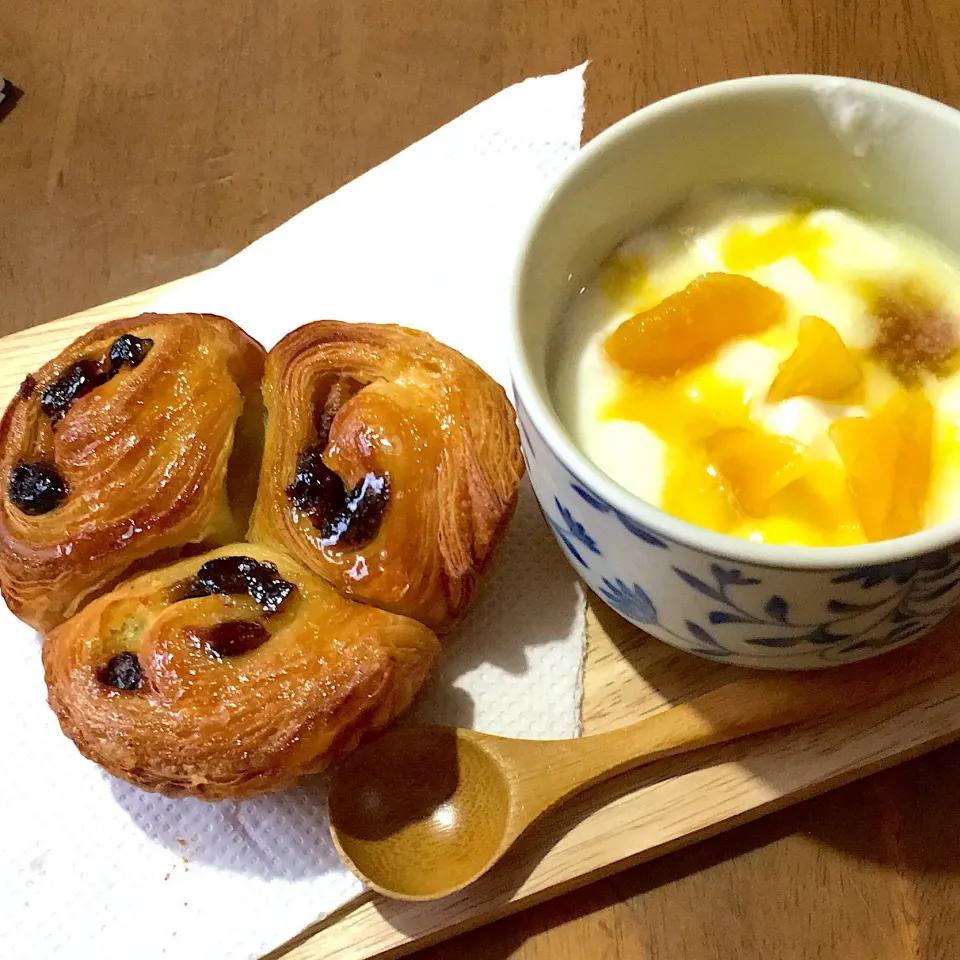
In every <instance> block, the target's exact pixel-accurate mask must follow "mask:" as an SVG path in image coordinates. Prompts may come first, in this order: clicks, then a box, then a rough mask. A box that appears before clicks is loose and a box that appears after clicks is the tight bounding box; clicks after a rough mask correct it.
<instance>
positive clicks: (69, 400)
mask: <svg viewBox="0 0 960 960" xmlns="http://www.w3.org/2000/svg"><path fill="white" fill-rule="evenodd" d="M108 379H109V377H105V376H104V375H103V374H102V373H101V372H100V369H99V367H98V366H97V364H96V363H95V362H94V361H93V360H89V359H84V360H78V361H77V362H76V363H75V364H74V365H73V366H72V367H70V369H69V370H68V371H67V372H66V373H65V374H64V375H63V376H62V377H61V378H60V379H59V380H55V381H54V382H53V383H51V384H50V386H48V387H47V388H46V390H44V391H43V395H42V396H41V398H40V409H41V410H42V411H43V412H44V413H45V414H46V415H47V416H48V417H49V418H50V421H51V422H52V423H57V422H58V421H59V420H60V419H61V418H62V417H63V415H64V414H65V413H66V412H67V411H68V410H69V409H70V407H71V406H72V405H73V402H74V401H75V400H77V399H79V398H80V397H82V396H84V395H85V394H87V393H89V392H90V391H91V390H93V389H94V388H96V387H99V386H100V385H101V384H102V383H104V382H106V380H108Z"/></svg>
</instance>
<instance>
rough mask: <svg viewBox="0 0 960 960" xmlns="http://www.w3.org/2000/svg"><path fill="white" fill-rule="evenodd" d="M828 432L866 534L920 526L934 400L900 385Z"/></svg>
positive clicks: (883, 535)
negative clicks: (875, 406)
mask: <svg viewBox="0 0 960 960" xmlns="http://www.w3.org/2000/svg"><path fill="white" fill-rule="evenodd" d="M829 434H830V439H831V440H832V441H833V443H834V446H836V448H837V452H838V453H839V454H840V457H841V459H842V460H843V463H844V466H845V467H846V468H847V479H848V482H849V484H850V489H851V491H852V492H853V498H854V501H855V503H856V506H857V513H858V515H859V519H860V524H861V526H862V527H863V532H864V534H865V535H866V537H867V539H868V540H890V539H893V538H894V537H902V536H906V535H907V534H908V533H915V532H916V531H917V530H921V529H922V528H923V525H924V511H925V508H926V503H927V497H928V495H929V492H930V471H931V460H932V449H933V405H932V404H931V403H930V401H929V399H928V398H927V397H926V395H925V394H924V393H922V392H920V391H906V390H899V391H898V392H897V393H895V394H894V395H893V396H892V397H891V398H890V399H889V400H887V402H886V403H885V404H884V405H883V406H882V407H880V409H879V410H877V411H876V413H874V414H873V415H872V416H869V417H846V418H844V419H842V420H836V421H834V423H833V424H831V426H830V430H829Z"/></svg>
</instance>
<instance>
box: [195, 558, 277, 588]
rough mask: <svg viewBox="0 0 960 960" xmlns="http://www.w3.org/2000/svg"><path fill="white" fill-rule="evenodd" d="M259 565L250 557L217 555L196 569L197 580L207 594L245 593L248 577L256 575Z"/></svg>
mask: <svg viewBox="0 0 960 960" xmlns="http://www.w3.org/2000/svg"><path fill="white" fill-rule="evenodd" d="M259 566H260V564H258V563H257V561H256V560H254V559H253V558H252V557H217V558H216V560H208V561H207V562H206V563H205V564H204V565H203V566H202V567H201V568H200V569H199V570H198V571H197V580H199V581H200V584H201V585H202V586H203V587H204V588H205V589H206V591H207V593H208V594H211V593H247V592H248V587H249V583H250V578H251V577H253V576H256V574H257V568H258V567H259ZM273 572H274V573H276V568H274V570H273Z"/></svg>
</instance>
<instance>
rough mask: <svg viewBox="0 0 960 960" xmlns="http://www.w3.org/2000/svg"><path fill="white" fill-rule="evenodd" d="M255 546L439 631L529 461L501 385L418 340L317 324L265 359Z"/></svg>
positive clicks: (426, 338) (467, 586) (461, 599)
mask: <svg viewBox="0 0 960 960" xmlns="http://www.w3.org/2000/svg"><path fill="white" fill-rule="evenodd" d="M263 393H264V403H265V405H266V408H267V430H266V446H265V451H264V458H263V466H262V469H261V474H260V488H259V492H258V494H257V502H256V505H255V507H254V512H253V520H252V522H251V527H250V539H251V540H253V541H254V542H257V543H262V544H266V545H269V546H273V547H276V548H279V549H283V550H286V551H287V552H288V553H290V554H291V555H292V556H293V557H295V558H296V559H297V560H298V561H299V562H300V563H302V564H303V565H304V566H306V567H308V568H309V569H310V570H313V571H314V572H315V573H318V574H320V575H321V576H322V577H324V578H325V579H326V580H327V581H329V582H330V583H332V584H333V585H334V586H336V587H337V588H338V589H340V590H342V591H344V592H345V593H347V594H350V595H352V596H354V597H356V598H358V599H362V600H365V601H367V602H369V603H373V604H376V605H377V606H379V607H383V608H384V609H386V610H392V611H394V612H396V613H400V614H403V615H405V616H409V617H413V618H415V619H417V620H420V621H421V622H423V623H425V624H427V625H428V626H429V627H431V628H432V629H434V630H436V631H437V632H445V631H447V630H449V629H450V627H451V626H452V625H453V624H454V623H455V622H456V621H457V620H458V619H459V618H460V617H462V616H463V614H464V612H465V611H466V608H467V605H468V603H469V602H470V598H471V596H472V595H473V592H474V590H475V587H476V585H477V582H478V579H479V578H480V576H481V574H482V573H483V570H484V568H485V567H486V565H487V563H488V561H489V560H490V557H491V554H492V553H493V551H494V549H495V547H496V546H497V544H498V542H499V541H500V539H501V537H502V535H503V532H504V530H505V528H506V525H507V523H508V522H509V520H510V517H511V515H512V513H513V509H514V506H515V504H516V498H517V488H518V485H519V483H520V479H521V477H522V476H523V459H522V457H521V454H520V442H519V436H518V431H517V426H516V419H515V414H514V410H513V407H512V406H511V405H510V402H509V401H508V400H507V397H506V394H505V393H504V391H503V389H502V388H501V387H500V386H499V384H497V383H496V382H495V381H494V380H492V379H491V378H490V377H489V376H488V375H487V374H486V373H485V372H484V371H483V370H481V369H480V367H478V366H477V365H476V364H475V363H473V362H472V361H470V360H468V359H467V358H466V357H464V356H462V355H461V354H459V353H458V352H457V351H456V350H453V349H451V348H450V347H447V346H444V345H443V344H441V343H438V342H437V341H436V340H434V338H433V337H431V336H430V335H429V334H426V333H423V332H421V331H419V330H409V329H406V328H404V327H398V326H393V325H380V324H362V323H360V324H353V323H342V322H339V321H335V320H323V321H320V322H318V323H312V324H308V325H307V326H305V327H301V328H300V329H299V330H296V331H294V332H293V333H291V334H290V335H289V336H287V337H285V338H284V339H283V340H281V341H280V343H279V344H277V346H276V347H274V349H273V350H272V351H271V352H270V355H269V356H268V358H267V368H266V374H265V376H264V383H263Z"/></svg>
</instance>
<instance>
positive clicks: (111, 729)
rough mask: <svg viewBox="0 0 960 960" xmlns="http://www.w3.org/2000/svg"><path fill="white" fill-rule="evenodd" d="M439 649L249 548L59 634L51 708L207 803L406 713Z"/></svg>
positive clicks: (72, 728) (131, 590)
mask: <svg viewBox="0 0 960 960" xmlns="http://www.w3.org/2000/svg"><path fill="white" fill-rule="evenodd" d="M438 649H439V643H438V641H437V638H436V637H435V636H434V634H433V633H432V632H431V631H430V630H428V629H427V628H426V627H425V626H423V625H422V624H420V623H417V622H416V621H414V620H410V619H407V618H405V617H400V616H397V615H396V614H393V613H388V612H387V611H384V610H379V609H377V608H376V607H372V606H368V605H366V604H360V603H356V602H354V601H352V600H349V599H347V598H345V597H342V596H340V594H338V593H337V591H336V590H334V589H333V588H332V587H330V586H329V585H328V584H327V583H326V582H325V581H323V580H322V579H321V578H319V577H317V576H315V575H314V574H312V573H310V572H309V571H307V570H305V569H303V567H301V566H300V565H299V564H297V563H296V562H294V561H293V560H291V559H290V558H289V557H287V556H286V555H285V554H283V553H280V552H277V551H273V550H269V549H265V548H263V547H256V546H251V545H249V544H235V545H233V546H229V547H224V548H221V549H219V550H216V551H213V552H211V553H208V554H205V555H203V556H201V557H194V558H192V559H188V560H182V561H180V562H179V563H176V564H174V565H172V566H169V567H166V568H164V569H161V570H156V571H153V572H150V573H145V574H142V575H140V576H139V577H136V578H135V579H133V580H130V581H128V582H127V583H125V584H123V585H122V586H120V587H117V588H116V589H115V590H113V591H112V592H110V593H108V594H106V595H104V596H102V597H99V598H98V599H97V600H94V601H93V602H92V603H90V604H89V605H87V606H86V607H85V608H84V609H83V610H82V611H81V612H80V613H78V614H76V615H75V616H74V617H72V618H71V619H69V620H67V621H66V623H64V624H62V625H61V626H60V627H58V628H57V629H55V630H54V631H53V632H52V633H50V634H49V635H48V636H47V638H46V640H45V641H44V646H43V663H44V669H45V672H46V679H47V686H48V690H49V699H50V705H51V707H52V708H53V709H54V710H55V711H56V713H57V716H58V717H59V719H60V725H61V727H62V728H63V731H64V733H66V734H67V736H68V737H70V738H71V739H72V740H73V741H74V743H75V744H76V745H77V747H78V748H79V749H80V752H81V753H83V754H84V756H86V757H88V758H89V759H91V760H94V761H96V762H97V763H99V764H100V765H101V766H102V767H104V768H105V769H106V770H107V771H109V772H110V773H112V774H114V775H115V776H118V777H121V778H122V779H124V780H127V781H129V782H130V783H133V784H135V785H137V786H138V787H141V788H143V789H145V790H153V791H157V792H160V793H164V794H167V795H168V796H195V797H201V798H203V799H205V800H218V799H222V798H227V797H230V798H242V797H249V796H252V795H254V794H257V793H262V792H265V791H270V790H277V789H280V788H282V787H285V786H288V785H290V784H292V783H293V782H294V781H295V780H296V779H297V778H298V777H300V776H302V775H304V774H308V773H313V772H316V771H318V770H321V769H322V768H323V767H325V766H326V765H327V764H328V763H329V762H330V761H331V760H332V759H334V758H335V757H337V756H339V755H341V754H343V753H346V752H347V751H349V750H352V749H353V748H354V747H355V746H356V745H357V743H358V742H359V740H360V739H361V737H362V736H363V735H364V734H366V733H368V732H370V731H372V730H376V729H379V728H381V727H383V726H385V725H386V724H388V723H389V722H390V721H391V720H393V719H394V718H395V717H396V716H397V715H398V714H399V713H400V712H401V711H403V710H404V709H405V708H406V707H407V706H408V705H409V703H410V701H411V700H412V699H413V697H414V695H415V694H416V692H417V691H418V690H419V689H420V686H421V685H422V683H423V681H424V679H425V678H426V676H427V674H428V672H429V670H430V666H431V664H432V663H433V661H434V659H435V657H436V654H437V652H438Z"/></svg>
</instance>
